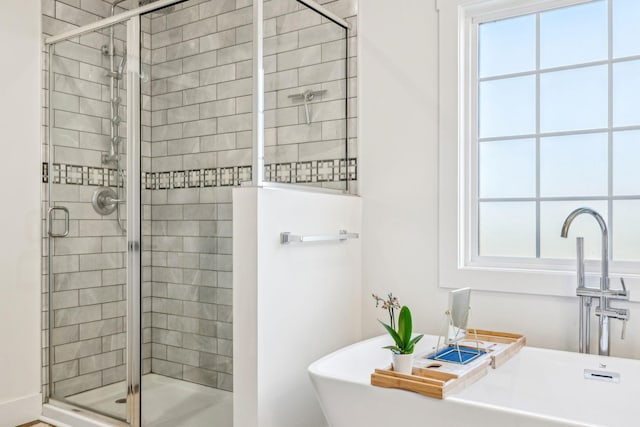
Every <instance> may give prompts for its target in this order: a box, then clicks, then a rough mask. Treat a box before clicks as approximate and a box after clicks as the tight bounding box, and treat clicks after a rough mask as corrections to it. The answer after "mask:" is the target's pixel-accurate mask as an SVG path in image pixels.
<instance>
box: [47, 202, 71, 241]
mask: <svg viewBox="0 0 640 427" xmlns="http://www.w3.org/2000/svg"><path fill="white" fill-rule="evenodd" d="M56 210H59V211H62V212H63V213H64V233H62V234H59V233H54V232H53V226H52V222H53V211H56ZM47 218H48V220H49V221H48V223H49V227H48V230H47V234H48V235H49V237H67V236H68V235H69V209H67V208H65V207H64V206H51V207H50V208H49V210H48V211H47Z"/></svg>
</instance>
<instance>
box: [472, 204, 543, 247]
mask: <svg viewBox="0 0 640 427" xmlns="http://www.w3.org/2000/svg"><path fill="white" fill-rule="evenodd" d="M479 217H480V221H479V223H480V236H479V246H480V247H479V248H478V253H479V254H480V255H481V256H508V257H535V256H536V204H535V203H534V202H499V203H494V202H483V203H480V207H479Z"/></svg>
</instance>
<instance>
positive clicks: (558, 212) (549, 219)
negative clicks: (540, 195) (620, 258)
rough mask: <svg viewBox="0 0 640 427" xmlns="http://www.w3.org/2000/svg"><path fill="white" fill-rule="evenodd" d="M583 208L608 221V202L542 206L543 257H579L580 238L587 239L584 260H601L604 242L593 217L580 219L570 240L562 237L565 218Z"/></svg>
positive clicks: (574, 225)
mask: <svg viewBox="0 0 640 427" xmlns="http://www.w3.org/2000/svg"><path fill="white" fill-rule="evenodd" d="M580 207H588V208H591V209H594V210H595V211H596V212H598V213H599V214H600V215H602V217H603V218H604V220H605V221H607V217H608V215H607V202H606V201H577V202H542V203H540V256H541V257H542V258H571V259H575V257H576V237H580V236H582V237H584V256H585V258H588V259H600V250H601V247H600V243H601V242H602V239H601V234H600V227H599V226H598V223H597V222H596V221H595V218H593V217H592V216H591V215H580V216H579V217H577V218H576V219H575V220H574V221H573V223H572V224H571V228H570V229H569V236H568V237H567V238H566V239H564V238H562V237H560V231H561V230H562V224H563V223H564V220H565V218H566V217H567V216H568V215H569V214H570V213H571V212H572V211H573V210H574V209H577V208H580Z"/></svg>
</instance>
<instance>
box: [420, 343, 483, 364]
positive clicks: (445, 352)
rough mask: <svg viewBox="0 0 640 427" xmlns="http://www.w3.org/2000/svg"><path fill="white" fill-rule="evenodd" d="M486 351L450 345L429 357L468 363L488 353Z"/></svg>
mask: <svg viewBox="0 0 640 427" xmlns="http://www.w3.org/2000/svg"><path fill="white" fill-rule="evenodd" d="M486 353H487V352H486V351H482V350H479V349H475V348H469V347H459V346H455V345H452V346H449V347H446V348H443V349H442V350H440V351H439V352H437V353H436V354H432V355H431V356H429V357H428V359H432V360H440V361H443V362H450V363H458V364H460V365H466V364H467V363H469V362H471V361H472V360H475V359H476V358H478V357H480V356H482V355H483V354H486Z"/></svg>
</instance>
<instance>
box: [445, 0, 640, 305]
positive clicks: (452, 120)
mask: <svg viewBox="0 0 640 427" xmlns="http://www.w3.org/2000/svg"><path fill="white" fill-rule="evenodd" d="M588 1H590V0H437V1H436V8H437V10H438V15H439V17H438V25H439V28H438V36H439V41H438V44H439V46H438V48H439V53H438V67H439V70H438V71H439V91H440V93H439V121H438V122H439V158H438V161H439V163H438V164H439V200H438V202H439V203H438V207H439V236H438V245H439V260H438V266H439V274H438V276H439V286H440V287H444V288H457V287H461V286H469V287H472V288H474V289H478V290H485V291H498V292H510V293H524V294H537V295H554V296H575V293H576V273H575V270H576V261H575V260H549V259H535V258H506V257H477V256H475V255H474V253H475V249H474V248H477V224H476V221H475V220H476V218H477V216H476V215H475V214H473V215H472V214H471V212H477V194H476V193H477V185H475V183H477V172H478V171H477V158H476V150H475V149H474V145H473V143H472V141H474V140H475V139H474V138H476V137H477V135H475V133H476V132H477V126H475V123H476V115H477V111H476V108H477V107H476V105H475V103H474V102H473V101H474V100H476V99H477V93H476V92H477V81H476V80H475V73H472V72H471V71H470V70H474V69H476V70H477V58H476V52H477V49H475V48H471V47H472V46H477V25H478V23H480V22H487V21H491V20H497V19H503V18H508V17H513V16H518V15H525V14H528V13H534V12H536V11H540V10H544V9H553V8H558V7H563V6H570V5H575V4H580V3H586V2H588ZM593 226H594V227H597V224H596V222H595V221H594V222H593ZM559 233H560V229H558V234H559ZM569 238H570V239H572V240H574V238H575V236H571V235H570V237H569ZM585 268H586V273H587V285H588V286H594V287H597V286H598V284H597V283H598V278H599V276H600V263H599V260H593V261H587V262H586V265H585ZM609 270H610V274H609V275H610V278H611V284H612V288H616V287H619V281H618V278H619V277H624V278H625V281H626V283H627V285H628V287H629V288H630V289H631V290H634V289H635V290H636V292H632V293H631V300H632V301H640V274H639V273H640V263H637V262H620V261H617V262H610V268H609Z"/></svg>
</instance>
